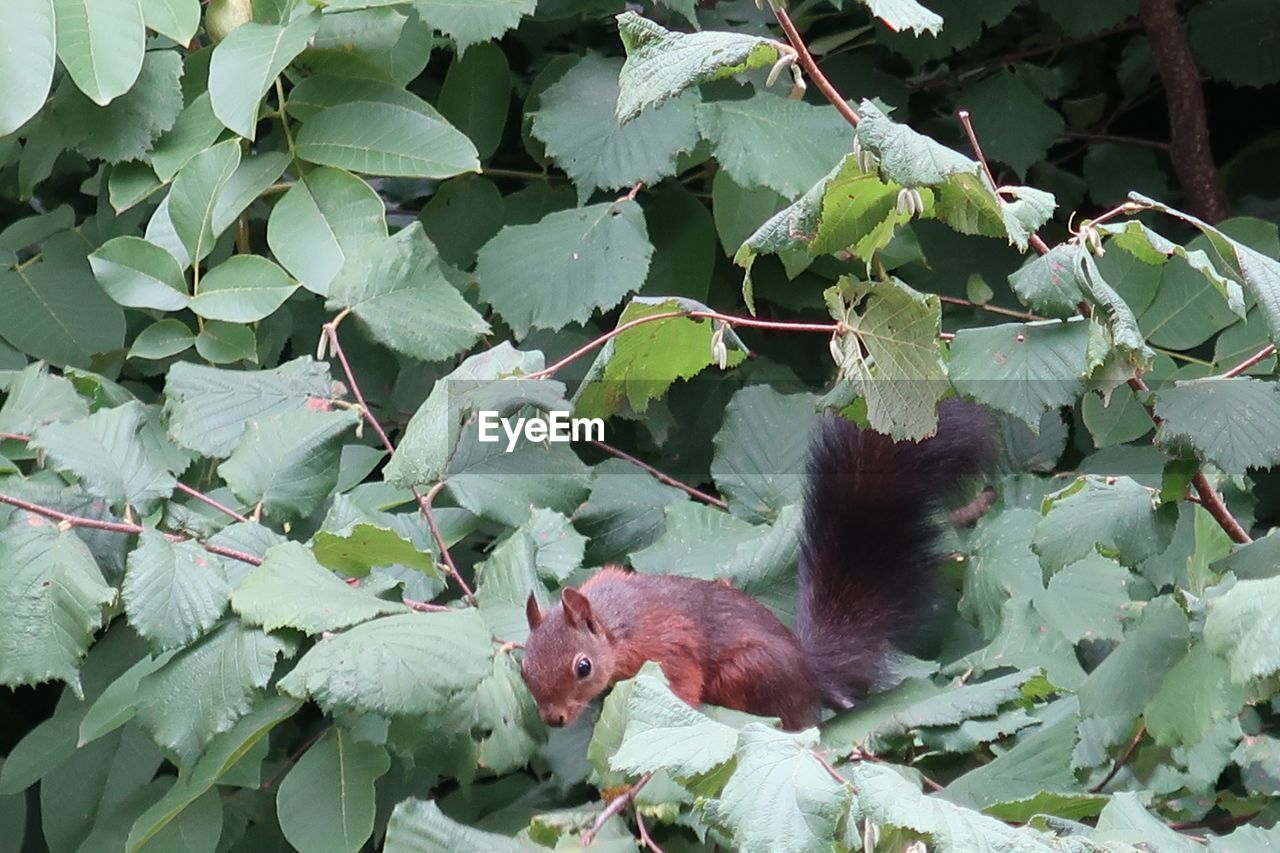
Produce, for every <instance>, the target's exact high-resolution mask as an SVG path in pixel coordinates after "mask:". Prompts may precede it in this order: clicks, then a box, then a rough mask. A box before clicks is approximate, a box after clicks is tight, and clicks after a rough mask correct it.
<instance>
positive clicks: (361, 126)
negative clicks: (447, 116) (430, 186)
mask: <svg viewBox="0 0 1280 853" xmlns="http://www.w3.org/2000/svg"><path fill="white" fill-rule="evenodd" d="M295 151H296V152H297V155H298V156H299V157H301V158H302V159H303V160H307V161H310V162H312V163H318V164H320V165H324V166H336V167H338V168H341V169H350V170H351V171H353V172H368V173H372V174H377V175H389V176H393V177H403V178H450V177H453V176H454V175H459V174H462V173H463V172H479V171H480V161H479V159H478V157H477V154H476V149H475V146H474V145H472V144H471V140H469V139H467V138H466V137H465V136H463V135H462V134H461V133H459V132H458V130H457V129H456V128H455V127H453V126H452V125H450V124H448V123H446V122H444V121H442V120H440V119H435V118H431V117H429V116H426V115H423V114H422V113H420V112H415V111H414V110H411V109H408V108H406V107H402V106H398V105H396V104H388V103H380V102H374V101H356V102H352V103H345V104H338V105H337V106H333V107H329V108H328V109H326V110H324V111H323V112H321V113H319V114H317V115H315V116H313V117H312V118H311V119H310V120H309V121H307V123H306V124H304V125H303V126H302V130H301V132H299V133H298V139H297V145H296V148H295Z"/></svg>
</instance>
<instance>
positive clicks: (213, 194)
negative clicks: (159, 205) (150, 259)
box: [147, 139, 240, 267]
mask: <svg viewBox="0 0 1280 853" xmlns="http://www.w3.org/2000/svg"><path fill="white" fill-rule="evenodd" d="M239 165H240V143H239V142H237V141H236V140H234V139H228V140H227V141H226V142H220V143H218V144H217V145H215V146H213V147H212V148H209V149H206V150H205V151H203V152H201V153H200V154H197V155H196V156H194V157H192V158H191V160H190V161H189V162H188V163H187V165H185V166H183V167H182V171H180V172H179V173H178V176H177V177H176V178H174V180H173V187H172V189H170V190H169V198H168V202H169V218H170V220H171V221H172V223H173V232H174V234H175V235H176V237H177V239H178V241H179V243H180V244H181V246H182V248H183V250H184V251H185V253H186V257H179V258H178V263H180V264H181V265H182V266H184V267H185V266H188V265H190V264H195V263H199V262H200V261H202V260H204V259H205V257H206V256H207V255H208V254H209V253H210V252H212V251H213V245H214V241H216V240H217V238H218V232H216V231H214V228H213V214H214V209H215V207H216V206H217V203H218V196H219V195H220V194H221V193H222V189H223V187H225V186H226V184H227V181H229V180H230V179H231V176H232V175H233V174H234V173H235V171H236V168H237V167H238V166H239ZM156 215H157V216H159V215H160V212H159V210H157V211H156ZM152 221H153V222H154V221H155V220H154V219H153V220H152ZM147 238H148V239H151V234H150V229H148V234H147ZM166 248H167V247H166Z"/></svg>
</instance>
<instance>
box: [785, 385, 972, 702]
mask: <svg viewBox="0 0 1280 853" xmlns="http://www.w3.org/2000/svg"><path fill="white" fill-rule="evenodd" d="M991 432H992V424H991V421H990V418H989V417H988V416H987V414H986V412H985V410H983V409H980V408H978V407H976V406H972V405H969V404H967V403H963V402H961V401H959V400H948V401H947V402H945V403H944V404H943V405H942V406H941V407H940V409H939V426H938V431H937V433H936V434H935V435H934V436H932V437H931V438H927V439H925V440H923V441H920V442H912V441H893V440H892V439H890V438H888V437H887V436H885V435H882V434H880V433H877V432H873V431H870V430H860V429H858V427H856V426H854V425H853V424H851V423H849V422H848V421H846V420H844V419H842V418H840V417H837V416H835V415H824V416H823V418H822V419H821V420H820V421H819V426H818V429H817V431H816V435H815V436H814V439H813V447H812V451H811V456H810V460H809V469H808V483H807V489H808V494H807V495H806V500H805V510H804V532H803V537H802V542H801V549H800V576H799V583H800V600H799V605H798V612H797V614H796V635H797V636H798V637H799V639H800V643H801V645H802V646H803V647H804V649H805V652H806V657H807V658H808V661H809V664H810V666H811V668H812V671H813V674H814V676H815V678H816V679H817V681H818V686H819V689H820V690H821V692H822V695H823V698H824V700H825V701H826V703H827V704H829V705H831V706H832V707H835V708H847V707H849V706H850V705H852V704H853V701H854V698H855V697H857V696H859V695H862V694H864V693H865V692H866V691H867V690H868V689H869V688H870V687H871V686H873V685H874V684H875V683H876V681H877V680H878V679H879V678H880V676H881V675H882V673H883V668H884V664H885V662H886V660H887V657H888V655H889V653H890V651H891V646H892V645H893V644H894V643H896V642H899V641H900V640H902V639H903V638H904V637H905V636H906V635H908V634H909V633H910V631H911V629H912V627H913V626H916V625H918V624H919V623H920V620H921V618H922V615H923V611H924V610H925V609H926V608H927V607H928V605H929V602H930V599H931V590H932V588H933V579H934V576H935V574H936V570H937V564H938V561H939V558H940V556H941V555H940V554H939V553H938V539H939V534H940V527H939V525H940V523H942V521H941V520H940V519H939V505H940V500H941V499H942V498H944V497H946V496H947V495H948V494H950V493H951V492H953V491H954V490H955V487H956V486H957V484H958V482H959V481H960V480H961V479H962V478H964V477H965V476H966V475H972V474H977V473H980V472H981V471H982V470H983V469H984V468H985V467H986V466H987V465H988V464H989V462H990V457H991V455H992V453H991V443H990V438H989V437H990V435H991Z"/></svg>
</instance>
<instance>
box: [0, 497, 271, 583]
mask: <svg viewBox="0 0 1280 853" xmlns="http://www.w3.org/2000/svg"><path fill="white" fill-rule="evenodd" d="M0 503H3V504H9V505H10V506H16V507H17V508H18V509H22V510H26V511H27V512H29V513H32V514H33V515H40V516H44V517H45V518H51V519H54V520H55V521H60V522H63V523H65V524H69V525H70V526H72V527H88V528H91V529H93V530H107V531H110V532H112V533H124V534H126V535H129V536H137V535H139V534H142V533H146V532H147V530H148V528H145V527H143V526H142V525H140V524H131V523H129V522H127V521H103V520H102V519H100V518H87V517H85V516H82V515H72V514H71V513H69V512H63V511H62V510H57V509H54V508H53V507H47V506H42V505H41V504H37V503H32V502H31V501H27V500H23V499H22V498H17V497H14V496H13V495H6V494H0ZM157 532H159V531H157ZM163 535H164V537H165V538H166V539H168V540H169V541H170V542H187V541H194V542H195V543H196V544H197V545H199V546H200V547H201V548H203V549H204V550H206V551H208V552H209V553H210V554H217V555H219V556H222V557H229V558H231V559H233V560H239V561H241V562H242V563H249V564H250V565H253V566H260V565H262V560H261V559H259V558H258V557H255V556H254V555H252V554H246V553H245V552H244V551H237V550H235V549H234V548H226V547H223V546H222V545H214V544H212V543H210V542H202V541H200V540H199V539H194V540H192V539H189V538H188V537H186V536H181V535H179V534H177V533H165V534H163Z"/></svg>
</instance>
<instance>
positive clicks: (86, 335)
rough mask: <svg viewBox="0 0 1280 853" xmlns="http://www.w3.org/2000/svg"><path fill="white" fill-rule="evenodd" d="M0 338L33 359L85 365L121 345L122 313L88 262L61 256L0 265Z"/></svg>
mask: <svg viewBox="0 0 1280 853" xmlns="http://www.w3.org/2000/svg"><path fill="white" fill-rule="evenodd" d="M0 304H2V305H4V310H3V311H0V337H3V338H4V339H5V340H6V341H7V342H8V343H10V344H12V345H13V346H15V347H17V348H18V349H20V350H21V351H22V352H24V353H26V354H27V355H29V356H31V357H33V358H41V359H44V360H46V361H48V362H50V363H52V364H56V365H79V366H82V367H84V366H88V365H89V363H90V361H91V360H92V358H93V356H95V355H97V354H98V353H104V352H109V351H111V350H114V349H119V348H120V347H122V346H124V333H125V327H124V312H123V311H121V310H120V306H119V305H117V304H116V303H115V302H113V301H112V300H111V298H110V297H109V296H107V294H106V293H105V292H103V290H102V287H101V286H99V284H98V282H97V281H96V280H95V279H94V277H93V272H92V271H91V270H90V268H89V265H88V263H86V262H84V261H83V260H82V259H75V260H72V259H71V258H66V257H63V256H61V255H57V256H55V257H49V256H48V254H47V250H46V257H45V260H44V261H43V262H41V263H37V264H33V265H31V266H29V267H25V268H24V269H22V270H8V269H0Z"/></svg>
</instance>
